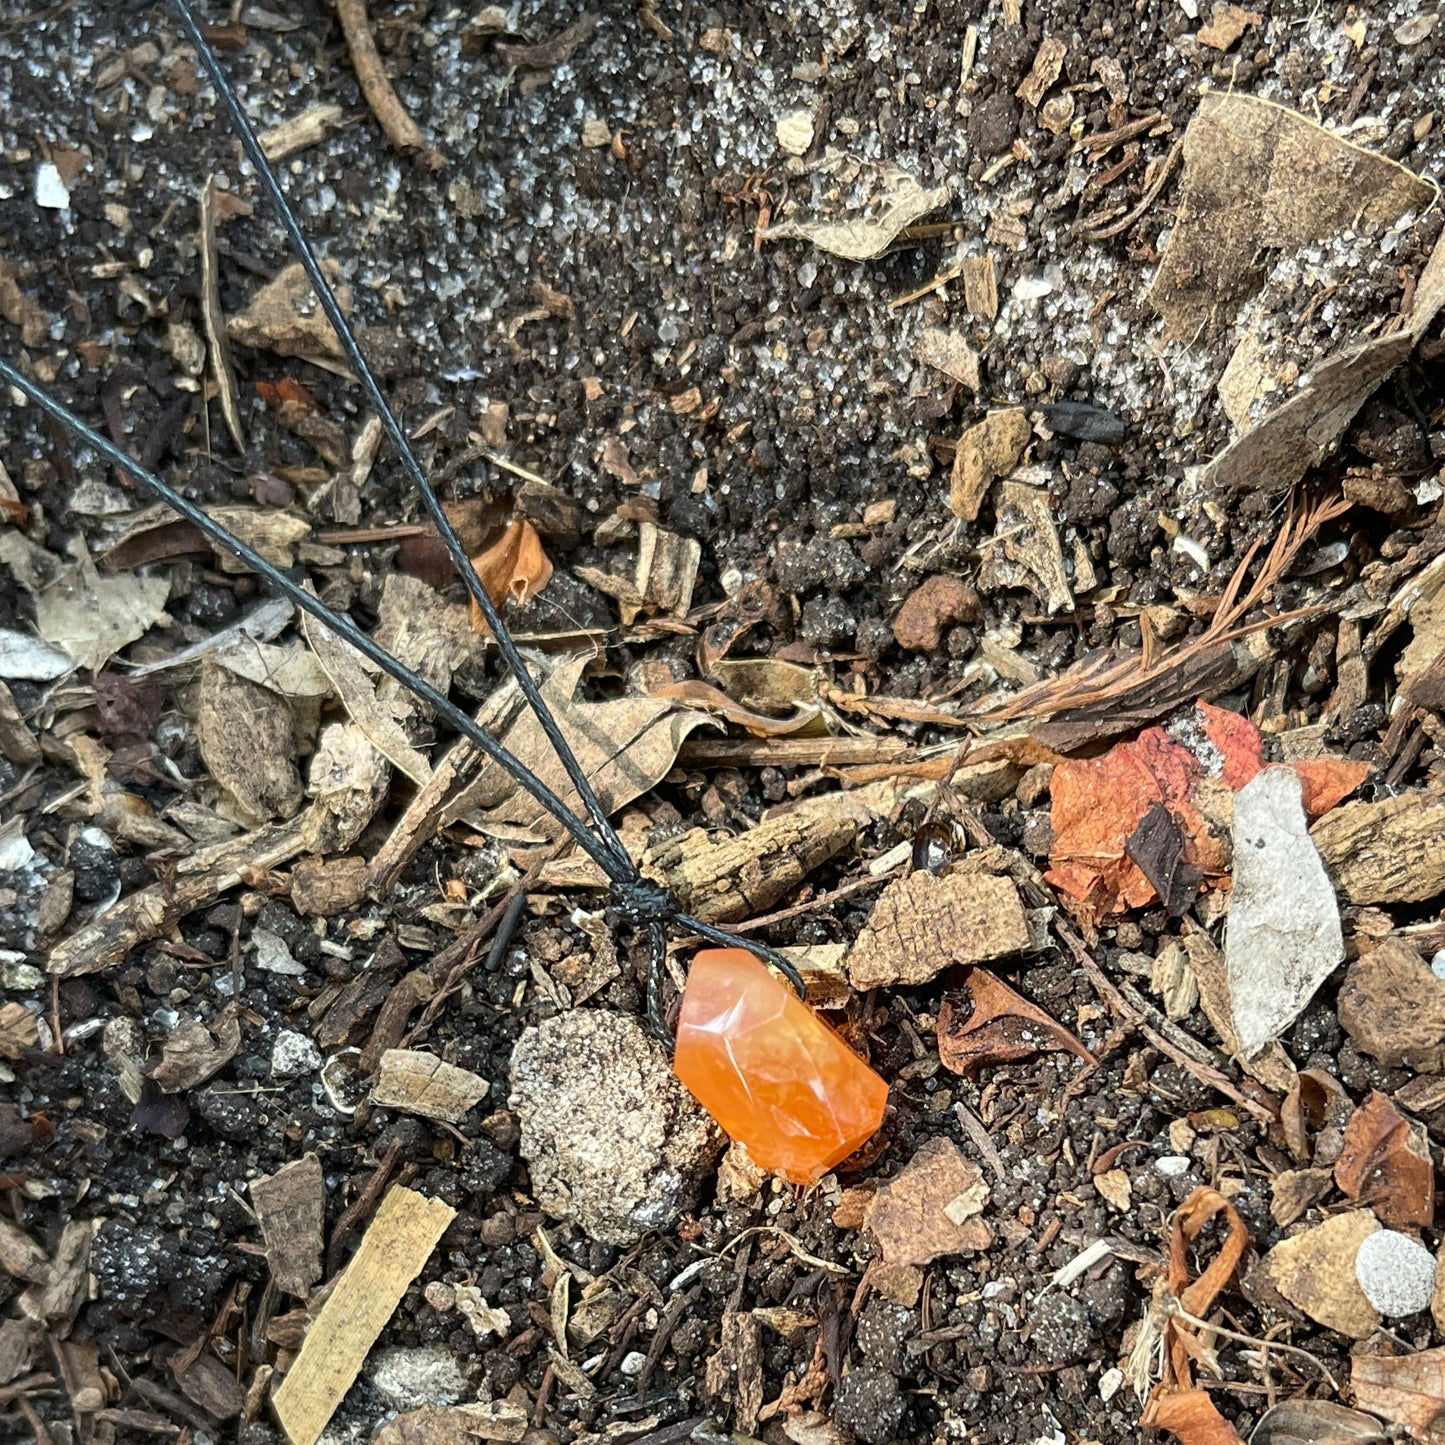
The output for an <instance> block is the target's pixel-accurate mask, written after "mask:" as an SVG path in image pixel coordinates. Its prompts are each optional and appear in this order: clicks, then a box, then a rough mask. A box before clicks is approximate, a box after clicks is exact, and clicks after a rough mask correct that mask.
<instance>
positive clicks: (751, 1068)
mask: <svg viewBox="0 0 1445 1445" xmlns="http://www.w3.org/2000/svg"><path fill="white" fill-rule="evenodd" d="M673 1068H674V1069H675V1070H676V1072H677V1076H678V1078H679V1079H681V1080H682V1082H683V1083H684V1084H686V1085H687V1087H688V1089H689V1090H690V1091H691V1093H692V1096H693V1097H694V1098H695V1099H696V1100H697V1101H698V1103H699V1104H701V1105H702V1106H703V1108H704V1109H706V1110H707V1111H708V1113H709V1114H711V1115H712V1116H713V1118H714V1119H716V1120H717V1121H718V1123H719V1124H721V1125H722V1127H723V1128H724V1129H725V1130H726V1131H727V1133H728V1135H729V1137H731V1138H732V1139H734V1140H736V1141H737V1142H738V1143H739V1144H741V1145H743V1147H744V1148H746V1149H747V1151H748V1153H749V1154H750V1155H751V1156H752V1158H753V1160H754V1162H755V1163H757V1164H759V1165H760V1166H761V1167H762V1168H764V1169H768V1170H770V1171H772V1172H773V1173H774V1174H778V1175H781V1176H782V1177H783V1178H784V1179H786V1180H788V1181H789V1182H791V1183H793V1184H811V1183H813V1182H814V1181H815V1180H817V1179H819V1178H821V1177H822V1176H823V1175H824V1174H826V1173H827V1172H828V1170H829V1169H831V1168H832V1167H833V1165H835V1164H837V1163H839V1162H840V1161H841V1160H844V1159H846V1158H847V1157H848V1156H849V1155H850V1154H851V1153H853V1151H854V1150H855V1149H857V1148H859V1147H860V1146H861V1145H862V1144H864V1143H866V1142H867V1141H868V1140H869V1139H870V1138H872V1136H873V1135H874V1134H875V1133H877V1131H878V1126H879V1125H880V1124H881V1123H882V1122H883V1108H884V1105H885V1104H886V1103H887V1102H888V1085H887V1084H886V1083H884V1082H883V1080H882V1079H881V1078H879V1077H878V1075H877V1074H875V1073H874V1072H873V1070H872V1069H870V1068H869V1067H868V1065H867V1064H866V1063H864V1062H863V1060H862V1059H860V1058H859V1057H858V1055H857V1054H855V1053H854V1052H853V1050H852V1049H850V1048H849V1047H848V1045H847V1044H845V1043H844V1042H843V1040H842V1039H841V1038H839V1037H838V1035H837V1034H836V1033H834V1032H833V1030H832V1029H831V1028H829V1027H828V1025H827V1024H826V1023H824V1022H823V1020H822V1019H820V1018H819V1017H818V1015H817V1014H815V1013H814V1012H813V1010H812V1009H810V1008H809V1007H808V1005H807V1004H805V1003H804V1002H803V1001H802V1000H801V999H799V998H798V997H797V995H796V994H794V993H793V991H792V990H791V989H790V988H789V987H788V986H787V985H786V984H785V983H783V982H781V981H780V980H779V979H778V978H776V977H774V975H773V974H772V973H770V972H769V971H768V969H767V968H766V966H765V965H764V964H762V963H761V962H759V960H758V959H756V958H755V957H753V955H752V954H751V953H748V952H747V951H746V950H745V949H741V948H710V949H706V950H704V951H703V952H702V953H699V954H698V955H697V957H696V958H694V959H693V961H692V968H691V970H690V971H689V973H688V979H687V987H686V989H685V990H684V991H683V995H682V1014H681V1017H680V1018H679V1019H678V1024H677V1052H676V1053H675V1054H674V1056H673Z"/></svg>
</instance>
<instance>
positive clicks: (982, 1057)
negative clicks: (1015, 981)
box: [938, 968, 1094, 1075]
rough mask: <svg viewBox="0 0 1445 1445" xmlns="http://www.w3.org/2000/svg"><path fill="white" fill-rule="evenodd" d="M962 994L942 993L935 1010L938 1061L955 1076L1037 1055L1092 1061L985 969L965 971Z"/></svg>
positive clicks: (1059, 1027) (1058, 1027)
mask: <svg viewBox="0 0 1445 1445" xmlns="http://www.w3.org/2000/svg"><path fill="white" fill-rule="evenodd" d="M964 990H965V992H964V994H963V995H962V996H960V995H954V994H945V995H944V997H943V1002H942V1004H941V1005H940V1006H939V1010H938V1057H939V1058H940V1059H941V1060H942V1061H943V1066H944V1068H946V1069H949V1070H951V1071H952V1072H953V1073H955V1074H964V1075H971V1074H972V1073H974V1071H975V1070H977V1069H980V1068H982V1067H983V1066H984V1065H985V1064H1002V1063H1008V1062H1009V1061H1010V1060H1013V1059H1027V1058H1031V1057H1032V1056H1033V1055H1034V1054H1038V1053H1051V1052H1053V1053H1070V1054H1077V1055H1078V1057H1079V1058H1081V1059H1083V1060H1084V1062H1085V1063H1088V1064H1092V1063H1093V1062H1094V1056H1093V1055H1092V1054H1091V1053H1090V1052H1089V1051H1088V1049H1086V1048H1085V1047H1084V1046H1083V1044H1081V1043H1080V1042H1079V1041H1078V1039H1076V1038H1075V1037H1074V1036H1073V1034H1071V1033H1070V1032H1069V1031H1068V1030H1067V1029H1066V1028H1065V1027H1064V1026H1063V1025H1062V1024H1061V1023H1059V1022H1058V1021H1057V1020H1056V1019H1053V1018H1050V1017H1049V1015H1048V1014H1047V1013H1045V1012H1044V1010H1043V1009H1041V1008H1039V1007H1038V1005H1037V1004H1032V1003H1030V1002H1029V1001H1028V1000H1027V999H1026V998H1024V997H1023V996H1022V995H1021V994H1018V993H1015V992H1014V990H1013V989H1011V988H1010V987H1009V986H1008V985H1007V984H1006V983H1004V982H1003V980H1002V979H998V978H995V977H994V976H993V974H991V973H989V972H988V971H987V970H986V969H982V968H975V969H972V970H971V971H970V972H969V975H968V979H967V981H966V982H965V984H964Z"/></svg>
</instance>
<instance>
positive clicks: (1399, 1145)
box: [1335, 1089, 1435, 1229]
mask: <svg viewBox="0 0 1445 1445" xmlns="http://www.w3.org/2000/svg"><path fill="white" fill-rule="evenodd" d="M1335 1183H1336V1184H1338V1185H1339V1186H1340V1190H1341V1191H1342V1192H1343V1193H1344V1194H1346V1195H1348V1196H1349V1197H1350V1198H1351V1199H1353V1200H1356V1201H1357V1202H1358V1203H1361V1204H1368V1205H1369V1206H1370V1208H1371V1209H1373V1210H1374V1211H1375V1215H1376V1217H1377V1218H1378V1219H1379V1220H1380V1222H1381V1223H1382V1224H1387V1225H1389V1226H1390V1227H1391V1228H1392V1229H1412V1228H1419V1229H1428V1228H1429V1227H1430V1225H1431V1224H1433V1223H1434V1221H1435V1166H1434V1164H1433V1163H1432V1162H1431V1159H1430V1137H1429V1135H1428V1134H1427V1133H1426V1131H1425V1126H1424V1125H1423V1124H1421V1123H1420V1122H1419V1121H1418V1120H1415V1119H1407V1118H1406V1117H1405V1116H1404V1115H1403V1114H1402V1113H1401V1112H1400V1111H1399V1110H1398V1109H1397V1108H1396V1107H1395V1106H1394V1105H1393V1104H1392V1103H1391V1102H1390V1101H1389V1100H1388V1099H1387V1098H1386V1097H1385V1096H1384V1095H1383V1094H1382V1093H1380V1092H1379V1090H1378V1089H1377V1090H1375V1091H1374V1092H1372V1093H1371V1094H1370V1096H1369V1098H1367V1099H1366V1100H1365V1102H1364V1103H1363V1104H1361V1105H1360V1107H1359V1108H1358V1109H1356V1110H1355V1112H1354V1114H1353V1116H1352V1117H1351V1119H1350V1122H1349V1124H1348V1125H1347V1126H1346V1127H1345V1147H1344V1150H1343V1151H1342V1152H1341V1154H1340V1157H1339V1159H1337V1160H1336V1161H1335Z"/></svg>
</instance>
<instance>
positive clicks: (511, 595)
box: [472, 518, 552, 632]
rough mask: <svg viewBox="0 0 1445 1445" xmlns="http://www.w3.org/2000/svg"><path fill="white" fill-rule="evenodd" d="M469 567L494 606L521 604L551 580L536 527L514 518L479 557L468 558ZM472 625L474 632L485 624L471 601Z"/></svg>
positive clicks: (478, 610)
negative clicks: (474, 569)
mask: <svg viewBox="0 0 1445 1445" xmlns="http://www.w3.org/2000/svg"><path fill="white" fill-rule="evenodd" d="M472 566H473V567H474V568H476V572H477V576H478V577H479V578H481V582H482V589H483V591H485V592H486V594H487V596H488V597H490V598H491V600H492V605H493V606H494V607H497V608H500V607H501V606H502V604H503V603H504V602H512V603H514V604H516V605H517V606H521V604H522V603H524V602H526V601H528V600H529V599H530V598H533V597H535V596H536V595H537V594H538V593H539V592H540V591H541V590H542V589H543V588H544V587H545V586H546V585H547V584H548V582H550V581H551V580H552V563H551V562H550V561H549V560H548V558H547V554H546V552H545V551H544V550H543V548H542V539H541V537H539V536H538V535H537V529H536V528H535V527H534V526H533V525H532V524H531V523H530V522H526V521H522V520H519V519H515V518H514V519H513V520H512V521H510V522H508V523H507V526H506V530H505V531H503V533H502V535H501V536H500V537H499V538H497V540H496V541H495V542H493V543H492V545H491V546H490V547H488V548H487V550H486V551H485V552H483V553H482V554H481V556H479V557H473V558H472ZM472 626H473V627H474V628H476V630H477V631H478V632H484V631H486V626H487V624H486V621H485V619H484V618H483V617H482V610H481V608H480V607H478V606H477V604H476V603H475V602H473V603H472Z"/></svg>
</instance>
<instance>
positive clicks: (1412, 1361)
mask: <svg viewBox="0 0 1445 1445" xmlns="http://www.w3.org/2000/svg"><path fill="white" fill-rule="evenodd" d="M1350 1387H1351V1388H1352V1389H1353V1390H1354V1392H1355V1399H1356V1401H1358V1403H1359V1404H1361V1405H1363V1406H1364V1407H1365V1409H1367V1410H1372V1411H1373V1412H1374V1413H1375V1414H1376V1415H1379V1416H1380V1417H1381V1418H1382V1419H1385V1420H1388V1421H1389V1422H1390V1423H1391V1424H1392V1425H1400V1426H1403V1427H1404V1428H1405V1430H1406V1431H1408V1432H1409V1434H1411V1435H1412V1436H1414V1437H1415V1438H1416V1439H1417V1440H1429V1441H1434V1440H1436V1439H1438V1438H1439V1437H1438V1431H1437V1429H1436V1426H1437V1423H1438V1422H1439V1420H1440V1415H1441V1413H1442V1411H1445V1349H1433V1350H1419V1351H1417V1352H1416V1353H1415V1354H1413V1355H1356V1356H1355V1357H1354V1359H1353V1360H1352V1361H1351V1362H1350Z"/></svg>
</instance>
